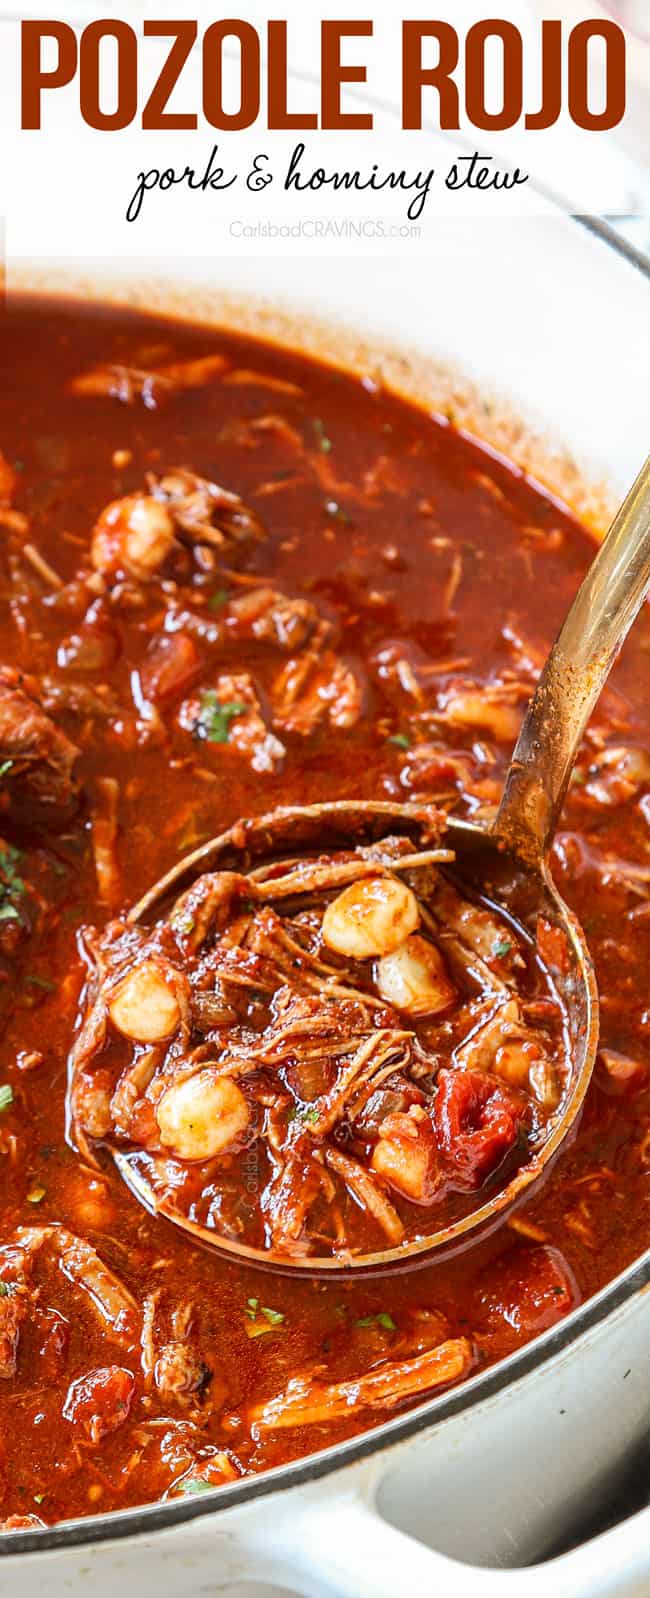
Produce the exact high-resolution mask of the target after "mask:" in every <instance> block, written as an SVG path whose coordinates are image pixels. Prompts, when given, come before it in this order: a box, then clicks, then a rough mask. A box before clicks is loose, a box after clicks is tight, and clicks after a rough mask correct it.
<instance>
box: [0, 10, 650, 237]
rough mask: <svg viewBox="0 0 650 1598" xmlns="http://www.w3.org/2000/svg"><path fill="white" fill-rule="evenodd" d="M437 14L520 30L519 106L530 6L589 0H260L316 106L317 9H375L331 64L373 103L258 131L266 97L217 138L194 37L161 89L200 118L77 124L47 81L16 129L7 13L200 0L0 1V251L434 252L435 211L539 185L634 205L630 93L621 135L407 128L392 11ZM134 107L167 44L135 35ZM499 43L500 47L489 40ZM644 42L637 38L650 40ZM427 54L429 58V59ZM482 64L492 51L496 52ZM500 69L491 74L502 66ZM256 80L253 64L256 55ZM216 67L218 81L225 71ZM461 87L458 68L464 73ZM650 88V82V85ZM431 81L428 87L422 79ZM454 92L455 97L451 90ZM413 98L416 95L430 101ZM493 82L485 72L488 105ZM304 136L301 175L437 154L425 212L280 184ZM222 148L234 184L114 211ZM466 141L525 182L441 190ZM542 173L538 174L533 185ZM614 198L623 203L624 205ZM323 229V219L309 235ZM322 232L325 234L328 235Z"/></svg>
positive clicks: (505, 211) (641, 176)
mask: <svg viewBox="0 0 650 1598" xmlns="http://www.w3.org/2000/svg"><path fill="white" fill-rule="evenodd" d="M432 10H435V15H436V17H438V18H441V19H445V20H448V21H449V22H451V23H453V25H454V26H455V27H456V28H457V30H458V32H459V33H460V34H461V36H462V34H463V32H464V30H465V29H466V28H467V27H468V26H470V25H471V23H472V22H474V21H477V20H479V19H483V18H486V17H490V16H499V17H503V18H508V19H510V20H511V21H513V22H516V24H517V25H518V26H519V28H520V29H521V31H522V33H523V34H524V41H525V72H526V94H525V100H526V102H527V104H528V105H529V106H530V107H531V108H532V109H537V108H538V105H539V101H540V61H539V39H540V18H541V17H558V16H561V17H563V18H564V19H565V21H566V23H567V30H568V27H569V26H570V25H571V22H575V21H577V20H579V19H580V18H581V17H583V16H594V15H598V14H599V5H598V0H596V3H592V4H591V5H589V4H588V3H586V0H563V3H553V0H498V3H492V4H486V3H483V4H481V3H478V0H453V3H452V0H443V3H442V4H440V3H438V4H437V6H436V7H435V8H432V7H431V5H430V0H409V3H408V4H407V3H406V0H405V5H404V7H402V6H400V5H398V4H396V3H395V0H366V3H365V4H361V3H360V0H332V5H331V7H327V6H318V7H315V6H314V5H313V3H311V0H310V3H309V4H307V3H306V0H284V5H283V6H282V7H278V6H275V7H273V8H272V14H273V15H274V16H276V17H277V16H280V15H282V16H283V17H285V18H286V20H287V25H288V40H289V60H290V66H291V68H292V70H293V71H294V72H295V73H297V74H299V77H298V78H297V79H296V81H294V82H292V83H291V86H290V91H289V106H290V109H296V110H297V109H307V110H316V111H317V110H318V106H319V62H320V43H319V40H320V21H321V18H322V17H323V16H328V15H330V16H336V17H337V18H347V19H349V20H351V21H352V20H354V19H355V18H357V17H370V18H372V20H373V22H374V36H373V38H371V39H365V38H358V39H355V38H352V39H350V40H348V41H345V42H344V46H343V60H344V63H348V64H350V65H352V64H363V65H365V67H366V69H367V83H366V85H365V87H361V88H359V89H355V90H354V91H353V93H354V96H355V98H356V99H357V100H358V97H359V96H361V97H365V98H366V100H367V102H368V105H369V108H371V109H372V110H373V112H374V121H375V125H374V129H373V131H361V132H347V133H341V134H333V133H324V132H321V131H320V130H319V131H317V132H305V133H302V132H298V131H297V132H295V133H293V132H291V133H269V132H267V131H266V126H265V99H264V94H263V96H262V109H261V113H260V119H259V123H258V125H257V126H256V127H255V128H254V129H252V130H251V131H249V132H246V133H238V134H232V133H231V134H223V135H219V134H218V133H217V132H215V130H214V129H213V128H211V127H210V126H209V125H208V124H206V123H202V122H201V119H200V105H201V62H200V51H199V49H198V47H197V48H196V49H195V52H194V54H193V58H192V60H191V61H190V62H189V63H188V65H187V67H186V68H185V70H184V72H183V75H182V79H181V82H180V83H179V85H178V88H177V90H176V91H175V94H174V96H173V98H172V100H171V102H170V109H171V110H174V109H178V110H187V109H191V110H198V111H199V126H198V128H197V130H196V131H195V132H190V133H186V132H175V133H169V132H165V133H143V132H142V131H141V130H140V129H139V127H138V126H137V125H134V126H133V127H131V128H129V129H127V130H125V131H123V132H101V133H99V132H95V131H93V130H92V129H90V128H88V127H86V126H85V124H84V123H83V122H82V120H81V117H80V113H79V86H78V80H75V82H73V83H72V84H71V85H70V86H69V88H65V89H61V90H56V91H53V92H51V93H46V94H45V95H44V101H43V103H44V115H43V129H42V130H41V131H40V132H35V131H34V132H27V131H25V132H23V131H21V130H20V104H19V78H20V22H19V16H27V15H30V14H31V15H33V16H37V17H41V18H42V17H46V16H48V15H51V16H55V17H57V18H58V19H60V20H62V21H65V20H68V21H70V22H71V23H74V24H78V25H80V26H82V25H83V24H84V23H85V22H86V21H88V20H91V19H92V18H93V17H99V16H104V17H108V16H119V17H121V18H124V19H125V20H128V21H130V22H131V23H132V25H133V26H134V28H136V30H137V29H138V27H139V25H140V24H141V22H142V20H143V19H144V18H151V19H154V18H159V19H162V18H165V17H167V18H173V17H174V16H175V15H177V14H184V15H188V14H191V15H192V16H194V17H196V18H197V20H198V23H199V35H200V34H201V31H202V29H203V28H205V27H207V26H208V25H209V23H210V22H211V21H213V20H215V18H216V17H217V16H219V15H220V14H221V12H220V11H219V10H217V9H216V8H215V7H214V6H208V5H206V4H205V3H204V0H195V3H193V4H190V3H188V0H184V3H183V5H182V7H181V6H179V5H178V4H177V3H176V4H174V0H146V3H143V4H136V3H131V0H121V3H117V4H113V5H110V4H101V3H100V0H68V3H67V4H66V0H61V3H57V0H45V3H44V4H38V0H26V3H25V4H23V5H22V6H20V5H19V4H18V0H16V13H18V14H19V16H18V15H16V14H14V15H13V16H12V15H11V14H10V13H9V11H8V7H7V3H6V0H5V3H4V4H3V0H0V17H4V20H2V21H0V157H1V159H0V215H3V214H4V217H5V224H6V247H7V251H8V255H9V258H11V257H12V256H14V257H17V256H42V257H45V256H52V255H53V254H54V255H66V256H76V257H79V258H82V257H86V256H113V257H123V258H125V259H129V258H136V257H141V256H143V255H145V256H150V257H151V256H158V257H159V258H160V259H161V260H162V261H164V258H165V256H166V255H169V254H170V253H173V254H174V255H175V256H176V257H178V256H179V255H186V256H201V255H214V254H233V255H241V254H242V253H251V254H260V253H267V254H268V253H274V254H275V253H280V254H282V253H287V254H292V255H293V254H296V253H304V254H305V256H309V254H310V253H313V252H314V250H317V251H318V253H320V254H322V253H332V254H339V255H340V254H346V253H354V254H359V253H368V254H373V253H382V254H385V253H387V252H389V253H393V252H396V253H404V254H406V255H409V254H410V253H411V251H412V250H414V249H418V250H427V249H429V250H433V249H435V241H436V234H437V230H438V228H439V226H440V219H441V217H444V216H445V215H454V216H460V215H468V214H470V215H476V216H477V217H483V216H485V215H493V216H494V215H496V216H499V215H502V216H507V217H513V216H516V215H530V214H543V213H544V210H545V209H546V205H547V200H546V197H547V196H548V197H550V198H559V199H560V200H561V202H562V203H564V204H566V205H567V207H568V208H570V209H574V210H580V211H594V212H601V213H602V212H605V211H607V210H609V209H612V208H616V207H618V208H620V207H621V196H622V195H625V192H626V189H627V190H629V191H630V192H629V200H628V203H629V206H630V208H634V207H637V206H639V205H641V204H642V203H643V198H644V195H645V197H646V198H647V193H648V174H647V171H645V172H644V170H643V168H642V166H641V165H640V164H638V162H636V163H633V164H632V165H631V166H630V164H629V162H627V163H626V165H625V167H624V168H623V167H622V160H623V156H622V149H623V148H624V147H625V146H626V145H627V148H628V152H629V150H630V149H632V150H633V151H634V150H636V151H637V152H638V151H639V150H640V149H641V150H642V148H643V137H642V132H641V130H640V129H639V127H638V125H637V123H638V105H636V104H635V106H634V109H633V113H632V112H631V113H630V114H629V115H628V118H626V125H625V126H624V127H623V128H622V129H621V130H618V131H617V133H616V134H614V133H612V134H609V133H607V134H602V133H585V132H580V131H579V130H578V129H576V128H575V127H574V126H573V125H572V124H571V123H570V121H569V118H568V115H567V114H565V115H564V117H563V119H562V122H561V123H560V124H558V126H557V127H556V128H554V129H551V130H549V131H548V132H546V133H531V132H528V131H525V130H524V129H523V127H522V128H516V129H513V130H512V131H511V132H509V133H507V134H500V135H495V134H480V133H478V132H477V131H476V130H473V129H472V128H471V127H468V125H467V124H466V123H465V126H464V128H463V131H462V133H461V134H460V135H457V134H453V133H452V134H448V135H446V136H445V138H444V139H442V140H441V139H440V137H439V136H438V135H436V133H435V130H434V129H433V127H430V128H429V130H428V131H423V132H422V133H421V134H415V133H406V132H403V131H402V129H401V126H400V89H401V21H402V17H403V16H408V17H409V18H413V19H418V18H422V19H425V18H427V17H431V15H432ZM229 14H237V15H239V16H242V17H245V18H246V19H247V20H248V21H250V22H252V23H253V24H254V25H255V26H256V27H257V28H258V30H259V31H260V34H261V36H262V41H263V39H264V30H265V26H266V22H267V20H268V18H269V15H270V12H269V8H268V5H267V4H264V5H262V4H261V3H259V0H248V3H246V4H242V5H241V6H238V7H231V8H230V13H229ZM139 44H140V57H139V60H140V79H141V95H140V109H141V107H142V104H144V100H145V98H146V95H147V93H148V91H149V88H150V87H151V85H152V83H153V81H154V79H155V76H156V74H157V69H158V67H159V66H160V64H162V61H163V60H164V58H165V54H166V51H167V48H168V46H167V45H166V44H165V42H164V41H158V40H144V39H142V38H140V41H139ZM497 48H498V47H497ZM648 51H649V53H650V45H649V46H648ZM433 58H434V56H433V54H432V57H431V59H433ZM494 65H495V72H496V68H497V62H496V60H495V63H494ZM229 75H230V80H231V82H232V103H233V104H236V103H237V83H238V62H237V59H236V56H233V58H232V60H231V61H230V63H229ZM497 76H498V73H497ZM598 77H599V74H598V64H597V61H596V64H595V69H594V83H593V95H594V104H595V105H596V106H598V104H599V103H601V102H602V84H601V83H599V81H598ZM113 78H114V61H113V60H112V57H111V51H110V48H109V49H107V53H106V74H105V95H106V104H107V106H108V108H109V109H110V107H111V105H112V104H113V103H114V99H115V96H114V93H112V83H113ZM262 78H263V79H264V62H263V66H262ZM227 81H228V78H227ZM459 82H460V83H461V84H462V74H459ZM649 93H650V87H649ZM425 95H426V91H425ZM461 100H462V94H461ZM353 103H354V102H353V99H352V95H349V96H346V94H345V91H344V96H343V106H344V108H350V107H351V106H352V105H353ZM424 103H425V104H426V99H425V102H424ZM497 103H498V89H497V85H496V79H495V105H496V104H497ZM300 141H304V143H305V146H306V149H305V156H304V158H303V161H302V162H301V169H302V171H303V173H304V175H305V176H306V175H308V173H309V172H310V171H312V170H313V169H314V168H315V167H318V166H323V167H324V168H325V169H326V170H328V171H330V170H335V169H348V168H353V169H354V168H357V167H358V168H360V169H361V170H362V171H368V172H369V171H370V169H371V167H372V165H373V163H375V162H376V163H377V164H378V166H379V167H380V169H381V170H382V171H383V170H385V171H388V170H390V169H391V168H396V169H398V170H399V169H401V168H402V167H404V168H406V169H407V170H408V171H409V173H412V174H415V173H417V172H418V170H420V169H424V170H425V171H426V170H428V169H429V168H430V167H431V166H433V167H435V168H436V180H435V181H434V184H433V187H432V190H431V192H430V194H429V196H428V198H427V201H426V205H425V207H424V210H423V213H422V215H421V216H420V217H419V218H418V219H417V222H416V223H415V224H414V225H409V224H408V220H407V217H406V209H407V206H408V203H409V200H410V199H412V198H413V194H414V191H411V192H410V193H409V194H408V195H404V194H400V193H398V192H397V193H396V192H392V193H391V192H390V191H389V190H385V191H384V192H383V193H381V194H372V193H368V194H365V195H360V194H345V193H342V192H340V191H339V193H337V194H335V193H333V192H332V191H331V190H330V189H328V188H325V189H322V190H321V191H320V192H319V193H314V194H302V195H300V196H297V195H296V194H295V193H290V194H287V193H285V192H284V191H283V180H284V175H285V173H286V170H287V167H288V164H289V160H290V157H291V153H292V151H293V149H294V147H295V145H296V144H297V143H298V142H300ZM215 144H217V145H218V156H217V164H222V165H223V167H224V168H225V170H226V175H227V176H232V174H233V173H237V174H238V181H237V183H236V184H235V185H234V186H233V187H232V188H230V189H229V190H227V191H226V192H224V193H218V192H214V191H211V190H209V189H208V190H207V191H206V192H202V191H201V190H200V189H199V190H195V191H194V192H190V191H189V190H188V189H187V187H186V186H181V185H178V186H177V187H174V188H172V189H171V190H170V191H168V192H167V193H160V192H158V191H156V192H152V193H151V194H148V195H147V196H145V200H144V203H143V206H142V210H141V213H140V216H139V218H138V220H137V221H135V222H132V223H129V222H128V221H127V220H126V211H127V207H128V205H129V201H130V200H131V197H132V195H133V193H134V190H135V189H136V187H137V182H138V174H139V173H140V172H142V171H148V170H151V169H159V170H164V169H165V168H173V169H174V170H175V171H177V172H181V173H182V171H183V169H184V168H185V167H186V166H189V167H191V168H193V169H194V171H195V173H196V177H197V180H198V178H199V177H200V176H201V175H202V174H203V172H204V170H205V167H206V165H207V163H208V159H209V157H210V153H211V151H212V149H213V147H214V145H215ZM475 150H479V151H480V153H481V154H482V155H485V156H486V157H490V158H491V165H492V166H493V167H498V168H500V169H502V170H503V169H506V170H507V169H512V168H513V167H515V166H519V167H520V169H521V170H522V171H524V172H528V173H530V175H531V182H530V183H529V184H527V185H524V186H522V187H519V188H517V189H516V190H515V191H514V192H510V193H500V194H495V193H494V192H493V191H488V192H486V193H480V194H476V193H469V192H468V191H467V190H466V189H465V190H462V191H461V192H458V193H450V192H449V191H448V190H446V188H445V186H444V177H445V174H446V172H447V171H448V169H449V167H450V164H451V162H452V161H453V159H454V158H455V156H463V155H467V154H468V152H469V153H471V152H473V151H475ZM261 153H264V154H265V155H266V156H268V167H269V170H271V171H272V172H273V174H274V181H273V183H272V184H271V185H269V187H268V188H266V189H265V190H264V191H263V193H251V192H250V190H249V189H247V188H246V184H245V178H246V174H247V173H248V171H249V169H250V167H251V165H252V162H253V160H254V158H255V156H257V155H259V154H261ZM535 178H537V180H538V184H539V187H534V186H533V181H532V180H533V179H535ZM624 204H625V201H623V205H624ZM319 228H320V231H319ZM323 228H324V229H325V232H323Z"/></svg>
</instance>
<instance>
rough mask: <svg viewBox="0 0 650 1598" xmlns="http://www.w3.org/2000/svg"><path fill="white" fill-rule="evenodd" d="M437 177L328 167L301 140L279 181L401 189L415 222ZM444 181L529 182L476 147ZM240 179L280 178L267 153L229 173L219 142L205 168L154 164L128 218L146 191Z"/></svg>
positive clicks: (141, 176)
mask: <svg viewBox="0 0 650 1598" xmlns="http://www.w3.org/2000/svg"><path fill="white" fill-rule="evenodd" d="M435 179H436V170H435V167H429V168H428V169H427V168H425V169H422V170H420V171H417V172H416V171H414V172H408V171H407V170H406V168H404V167H402V168H401V170H399V171H396V170H393V169H391V170H390V171H385V172H384V171H382V170H381V168H380V167H379V165H378V163H377V162H376V161H375V162H373V164H372V166H370V167H368V168H367V170H365V171H363V170H361V169H360V168H359V167H355V168H350V169H347V168H343V169H339V170H335V171H334V170H333V171H328V170H327V169H326V168H325V167H324V166H322V165H311V164H310V160H309V157H308V155H307V153H306V149H305V145H304V144H302V143H301V144H297V145H296V147H295V149H294V150H293V153H292V155H291V159H290V161H289V164H288V167H287V169H286V171H285V172H284V175H283V176H282V177H281V179H280V182H281V187H282V188H283V190H284V192H285V193H286V194H289V193H293V194H305V195H308V196H312V195H314V194H317V193H319V192H320V191H323V190H325V191H333V192H334V193H339V192H340V191H341V190H343V191H345V192H348V193H350V192H351V193H354V194H366V193H373V194H380V193H381V192H382V191H383V190H389V191H393V192H395V191H397V192H398V193H401V194H403V195H404V196H405V197H407V196H410V198H409V200H408V205H407V206H406V215H407V217H408V219H409V221H410V222H416V221H417V220H418V218H419V217H421V216H422V213H423V211H424V207H425V205H426V202H427V199H428V197H429V195H430V193H431V189H432V187H433V184H434V182H435ZM441 181H442V182H444V185H445V188H447V189H451V190H454V191H455V190H457V189H468V188H469V189H481V190H485V189H504V190H510V189H515V188H517V187H518V186H519V185H520V184H523V183H527V182H528V174H527V173H525V172H521V171H520V169H519V167H515V168H514V170H512V171H506V170H501V169H499V168H497V167H495V166H494V164H493V160H492V157H491V156H489V155H481V153H480V152H479V151H478V150H475V151H474V152H473V154H472V155H459V156H457V158H456V160H455V161H453V162H452V164H451V166H450V168H449V170H448V172H446V173H444V174H443V175H442V176H441ZM240 182H243V183H244V184H245V187H246V188H247V189H248V191H249V193H253V194H263V193H264V192H265V190H266V189H268V187H269V185H270V184H272V183H274V182H275V177H274V173H273V171H272V170H271V167H270V164H269V157H268V155H266V154H264V153H260V154H259V155H256V156H255V159H254V161H253V163H252V165H251V166H250V168H249V170H248V172H247V173H245V174H243V175H240V174H239V173H238V172H230V173H229V172H228V171H227V169H226V167H225V166H222V165H221V164H220V160H219V146H218V145H216V144H215V145H214V146H213V148H212V150H211V153H210V158H209V160H208V162H207V164H206V166H205V168H204V170H203V171H200V170H199V169H198V168H195V167H189V166H186V167H184V168H183V169H182V171H181V170H180V169H179V170H178V171H176V170H175V168H174V167H163V168H161V167H150V168H149V170H148V171H146V172H145V171H142V172H139V173H138V178H137V182H136V185H135V188H134V190H133V193H132V195H131V199H130V200H129V203H128V206H127V209H126V220H127V222H136V221H137V219H138V217H139V216H140V214H141V211H142V207H143V204H144V198H145V195H146V194H149V193H152V192H153V191H155V190H157V191H158V192H159V193H163V194H164V193H168V192H169V191H170V190H173V189H175V188H178V187H179V186H182V187H183V188H186V189H189V190H192V191H195V190H198V191H200V192H202V193H204V194H206V193H208V192H209V191H213V192H214V191H220V190H225V189H232V188H233V187H234V185H235V184H237V183H240Z"/></svg>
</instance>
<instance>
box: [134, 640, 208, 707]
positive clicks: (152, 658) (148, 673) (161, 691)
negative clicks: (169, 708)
mask: <svg viewBox="0 0 650 1598" xmlns="http://www.w3.org/2000/svg"><path fill="white" fill-rule="evenodd" d="M200 674H201V656H200V653H199V650H198V649H197V646H196V644H195V642H194V639H193V638H191V637H190V635H189V633H162V634H161V636H160V637H159V638H156V639H154V642H153V643H152V645H151V648H150V650H149V653H148V655H147V658H146V660H145V661H144V663H143V665H142V668H141V670H140V682H141V684H142V692H143V694H144V695H145V698H146V699H152V700H153V701H154V703H155V704H159V703H163V702H164V701H165V700H167V699H173V698H174V697H175V695H176V694H183V693H186V692H187V690H188V688H190V687H191V686H192V684H193V683H195V682H196V679H197V677H199V676H200Z"/></svg>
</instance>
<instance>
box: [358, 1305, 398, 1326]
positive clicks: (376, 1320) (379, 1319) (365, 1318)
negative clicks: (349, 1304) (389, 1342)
mask: <svg viewBox="0 0 650 1598" xmlns="http://www.w3.org/2000/svg"><path fill="white" fill-rule="evenodd" d="M354 1324H355V1326H383V1328H384V1331H385V1332H396V1331H397V1327H396V1325H395V1322H394V1320H393V1317H392V1315H389V1314H388V1310H385V1309H380V1310H378V1312H377V1314H376V1315H362V1317H361V1320H359V1321H355V1323H354Z"/></svg>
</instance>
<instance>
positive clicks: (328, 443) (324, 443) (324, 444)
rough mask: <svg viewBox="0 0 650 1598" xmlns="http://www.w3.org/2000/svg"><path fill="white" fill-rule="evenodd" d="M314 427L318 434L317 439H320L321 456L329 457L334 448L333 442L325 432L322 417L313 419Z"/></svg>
mask: <svg viewBox="0 0 650 1598" xmlns="http://www.w3.org/2000/svg"><path fill="white" fill-rule="evenodd" d="M312 427H313V429H314V432H315V434H316V438H317V439H318V448H319V450H320V451H321V454H323V455H329V452H330V450H331V448H332V440H331V438H328V437H327V433H326V432H325V427H324V425H323V422H322V421H321V418H320V416H314V417H313V420H312Z"/></svg>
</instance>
